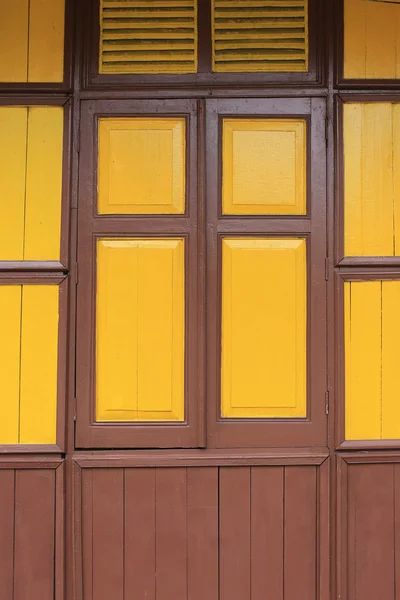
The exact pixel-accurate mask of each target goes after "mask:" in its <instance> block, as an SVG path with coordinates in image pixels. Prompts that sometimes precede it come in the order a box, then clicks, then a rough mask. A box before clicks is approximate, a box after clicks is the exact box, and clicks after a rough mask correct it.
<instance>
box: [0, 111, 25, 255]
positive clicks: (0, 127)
mask: <svg viewBox="0 0 400 600" xmlns="http://www.w3.org/2000/svg"><path fill="white" fill-rule="evenodd" d="M27 126H28V110H27V108H24V107H13V106H12V107H11V106H10V107H9V106H0V165H1V177H0V215H1V218H0V260H23V255H24V219H25V180H26V144H27Z"/></svg>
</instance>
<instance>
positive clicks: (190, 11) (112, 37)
mask: <svg viewBox="0 0 400 600" xmlns="http://www.w3.org/2000/svg"><path fill="white" fill-rule="evenodd" d="M99 69H100V73H110V74H117V73H196V71H197V1H196V0H152V2H149V1H148V0H122V1H117V2H116V1H115V0H101V1H100V65H99Z"/></svg>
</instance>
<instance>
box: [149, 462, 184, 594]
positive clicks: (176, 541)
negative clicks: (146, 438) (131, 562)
mask: <svg viewBox="0 0 400 600" xmlns="http://www.w3.org/2000/svg"><path fill="white" fill-rule="evenodd" d="M186 510H187V506H186V469H184V468H160V469H157V471H156V598H157V600H171V598H173V599H174V600H187V548H186V536H187V529H186V526H187V517H186Z"/></svg>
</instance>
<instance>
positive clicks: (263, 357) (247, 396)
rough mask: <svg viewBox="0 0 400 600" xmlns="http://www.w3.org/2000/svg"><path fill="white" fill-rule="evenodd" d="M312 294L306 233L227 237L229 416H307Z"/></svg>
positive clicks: (225, 386)
mask: <svg viewBox="0 0 400 600" xmlns="http://www.w3.org/2000/svg"><path fill="white" fill-rule="evenodd" d="M306 295H307V293H306V242H305V240H303V239H291V238H240V239H238V238H235V239H234V238H226V239H224V240H223V244H222V376H221V381H222V383H221V385H222V389H221V394H222V406H221V413H222V416H223V417H227V418H237V417H239V418H240V417H249V418H262V417H270V418H274V417H305V416H306V327H307V306H306Z"/></svg>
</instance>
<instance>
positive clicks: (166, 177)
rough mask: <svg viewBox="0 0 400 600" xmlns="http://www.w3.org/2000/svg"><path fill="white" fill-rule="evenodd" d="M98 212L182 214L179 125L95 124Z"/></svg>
mask: <svg viewBox="0 0 400 600" xmlns="http://www.w3.org/2000/svg"><path fill="white" fill-rule="evenodd" d="M98 210H99V213H102V214H182V213H184V211H185V119H183V118H157V117H155V118H141V117H134V118H120V119H110V118H103V119H100V120H99V181H98Z"/></svg>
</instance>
